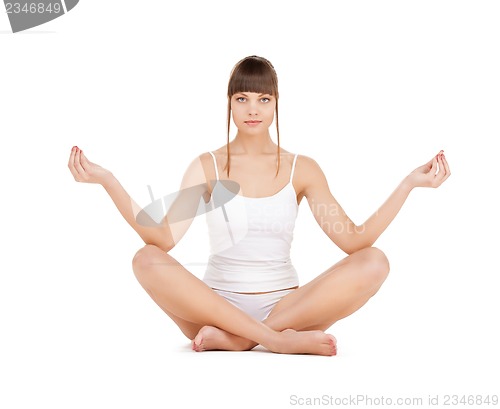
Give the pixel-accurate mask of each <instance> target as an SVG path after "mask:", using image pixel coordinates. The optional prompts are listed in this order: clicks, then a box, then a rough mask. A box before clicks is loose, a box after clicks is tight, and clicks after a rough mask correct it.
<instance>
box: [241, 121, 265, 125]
mask: <svg viewBox="0 0 500 409" xmlns="http://www.w3.org/2000/svg"><path fill="white" fill-rule="evenodd" d="M261 122H262V121H245V123H246V124H247V125H258V124H260V123H261Z"/></svg>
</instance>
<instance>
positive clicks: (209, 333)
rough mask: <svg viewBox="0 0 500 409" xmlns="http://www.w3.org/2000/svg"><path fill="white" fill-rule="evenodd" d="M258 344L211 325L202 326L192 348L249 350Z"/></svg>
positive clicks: (199, 350)
mask: <svg viewBox="0 0 500 409" xmlns="http://www.w3.org/2000/svg"><path fill="white" fill-rule="evenodd" d="M256 345H257V344H256V343H255V342H253V341H250V340H248V339H245V338H242V337H239V336H237V335H234V334H231V333H229V332H226V331H224V330H222V329H220V328H216V327H211V326H209V325H206V326H204V327H202V328H201V329H200V331H199V332H198V334H196V337H195V338H194V339H193V341H192V342H191V348H192V349H193V350H194V351H196V352H201V351H211V350H224V351H248V350H250V349H252V348H253V347H255V346H256Z"/></svg>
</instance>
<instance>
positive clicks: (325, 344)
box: [271, 329, 337, 356]
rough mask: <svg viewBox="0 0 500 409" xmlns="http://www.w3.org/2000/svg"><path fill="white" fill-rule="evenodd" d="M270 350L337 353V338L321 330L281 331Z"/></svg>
mask: <svg viewBox="0 0 500 409" xmlns="http://www.w3.org/2000/svg"><path fill="white" fill-rule="evenodd" d="M279 334H280V336H279V337H278V338H277V342H276V343H275V344H274V346H273V348H272V349H271V351H273V352H278V353H281V354H313V355H326V356H331V355H337V340H336V339H335V337H334V336H333V335H330V334H325V333H324V332H323V331H295V330H293V329H286V330H284V331H281V332H280V333H279Z"/></svg>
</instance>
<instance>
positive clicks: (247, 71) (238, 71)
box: [224, 55, 280, 177]
mask: <svg viewBox="0 0 500 409" xmlns="http://www.w3.org/2000/svg"><path fill="white" fill-rule="evenodd" d="M238 92H258V93H260V94H270V95H272V96H274V97H275V98H276V132H277V135H278V150H277V155H278V168H277V170H276V175H278V172H279V168H280V131H279V124H278V97H279V94H278V77H277V75H276V71H275V70H274V67H273V65H272V64H271V62H270V61H269V60H266V59H265V58H264V57H258V56H256V55H252V56H249V57H245V58H243V59H242V60H240V61H239V62H238V63H237V64H236V65H235V66H234V68H233V70H232V71H231V76H230V78H229V84H228V87H227V144H226V150H227V164H226V167H225V168H224V169H226V168H227V177H229V168H230V162H231V156H230V152H229V130H230V126H231V98H232V96H233V95H234V94H236V93H238Z"/></svg>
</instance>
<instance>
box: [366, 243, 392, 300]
mask: <svg viewBox="0 0 500 409" xmlns="http://www.w3.org/2000/svg"><path fill="white" fill-rule="evenodd" d="M362 251H363V263H362V264H363V273H364V274H363V276H364V277H365V279H366V284H367V285H368V286H369V287H370V288H374V289H375V290H378V289H379V288H380V286H381V285H382V283H383V282H384V281H385V279H386V278H387V276H388V275H389V270H390V265H389V260H388V259H387V256H386V255H385V253H384V252H383V251H382V250H380V249H378V248H376V247H368V248H365V249H363V250H362Z"/></svg>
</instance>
